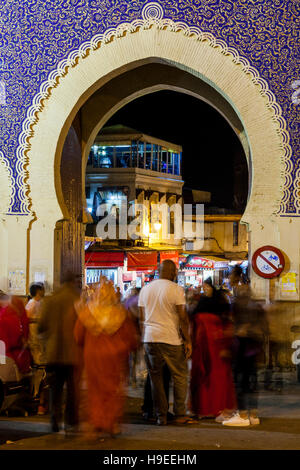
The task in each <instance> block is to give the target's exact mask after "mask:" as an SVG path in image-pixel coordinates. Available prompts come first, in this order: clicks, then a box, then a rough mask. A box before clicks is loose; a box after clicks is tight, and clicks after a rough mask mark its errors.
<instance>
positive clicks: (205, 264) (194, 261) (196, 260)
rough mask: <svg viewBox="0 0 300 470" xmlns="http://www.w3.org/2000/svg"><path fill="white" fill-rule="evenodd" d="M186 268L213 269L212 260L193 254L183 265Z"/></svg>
mask: <svg viewBox="0 0 300 470" xmlns="http://www.w3.org/2000/svg"><path fill="white" fill-rule="evenodd" d="M184 268H188V269H214V261H213V260H212V259H207V258H201V257H200V256H193V257H192V258H191V259H190V260H189V262H188V263H187V264H186V265H185V266H184Z"/></svg>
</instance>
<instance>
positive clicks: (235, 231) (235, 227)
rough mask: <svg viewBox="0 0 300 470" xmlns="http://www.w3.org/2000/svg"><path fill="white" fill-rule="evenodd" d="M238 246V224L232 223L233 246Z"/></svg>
mask: <svg viewBox="0 0 300 470" xmlns="http://www.w3.org/2000/svg"><path fill="white" fill-rule="evenodd" d="M238 244H239V223H238V222H233V246H237V245H238Z"/></svg>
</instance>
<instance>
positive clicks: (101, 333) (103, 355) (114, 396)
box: [74, 279, 138, 437]
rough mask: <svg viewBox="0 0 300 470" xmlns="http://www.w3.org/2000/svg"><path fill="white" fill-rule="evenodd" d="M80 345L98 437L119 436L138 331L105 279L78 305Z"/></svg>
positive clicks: (91, 420)
mask: <svg viewBox="0 0 300 470" xmlns="http://www.w3.org/2000/svg"><path fill="white" fill-rule="evenodd" d="M76 310H77V313H78V320H77V323H76V326H75V332H74V333H75V339H76V342H77V343H78V344H79V345H80V346H83V348H84V364H85V371H86V377H87V385H88V407H89V421H90V424H91V425H92V428H93V430H94V433H95V435H97V436H99V437H100V436H101V435H102V434H103V433H107V432H108V433H109V434H111V435H117V434H119V432H120V422H121V418H122V414H123V406H124V385H125V382H126V376H127V374H128V357H129V353H130V351H132V350H134V349H136V347H137V344H138V337H137V330H136V327H135V325H134V323H133V321H132V320H131V319H130V317H129V315H128V312H127V311H126V309H125V308H124V307H123V306H122V305H121V303H120V299H119V296H118V294H117V293H116V292H115V290H114V287H113V285H112V283H111V282H109V281H106V279H102V280H101V283H100V286H99V288H98V289H97V290H96V292H95V293H94V294H93V295H92V296H91V297H90V298H89V299H88V301H87V302H86V300H85V299H84V298H82V299H81V301H80V302H78V303H77V305H76Z"/></svg>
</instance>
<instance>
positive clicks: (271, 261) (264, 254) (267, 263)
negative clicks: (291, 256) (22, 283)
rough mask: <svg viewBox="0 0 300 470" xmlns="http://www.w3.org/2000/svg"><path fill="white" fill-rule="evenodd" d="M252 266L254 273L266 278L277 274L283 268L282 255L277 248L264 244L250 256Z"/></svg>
mask: <svg viewBox="0 0 300 470" xmlns="http://www.w3.org/2000/svg"><path fill="white" fill-rule="evenodd" d="M252 267H253V269H254V271H255V272H256V274H258V275H259V276H261V277H264V278H266V279H272V278H273V277H277V276H279V275H280V274H281V273H282V271H283V269H284V256H283V254H282V253H281V251H280V250H279V249H278V248H275V247H274V246H270V245H266V246H263V247H261V248H259V249H258V250H256V252H255V253H254V255H253V256H252Z"/></svg>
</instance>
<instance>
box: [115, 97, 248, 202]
mask: <svg viewBox="0 0 300 470" xmlns="http://www.w3.org/2000/svg"><path fill="white" fill-rule="evenodd" d="M115 124H123V125H124V126H128V127H132V128H133V129H136V130H138V131H141V132H144V133H146V134H150V135H151V136H153V137H157V138H161V139H165V140H168V141H170V142H173V143H176V144H179V145H182V147H183V172H182V173H183V179H184V181H185V186H186V187H189V188H193V189H200V190H204V191H210V192H212V204H213V205H214V206H217V207H225V208H229V209H232V208H234V207H237V205H239V204H241V203H242V205H245V203H246V201H245V198H246V194H247V178H248V176H247V164H246V158H245V156H244V151H243V148H242V146H241V144H240V142H239V139H238V138H237V136H236V135H235V133H234V131H233V130H232V128H231V127H230V126H229V124H228V123H227V122H226V121H225V119H224V118H223V117H222V116H221V115H220V114H219V113H218V112H217V111H216V110H215V109H214V108H212V107H211V106H210V105H208V104H207V103H205V102H203V101H201V100H199V99H197V98H194V97H192V96H189V95H186V94H182V93H178V92H175V91H159V92H156V93H151V94H150V95H145V96H143V97H141V98H138V99H136V100H134V101H132V102H131V103H129V104H128V105H126V106H125V107H124V108H122V109H121V110H120V111H118V112H117V113H116V114H115V115H114V116H113V117H112V118H111V119H110V120H109V121H108V122H107V124H106V125H107V126H111V125H115ZM234 196H235V203H234ZM242 200H243V201H242ZM237 201H238V202H237Z"/></svg>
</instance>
